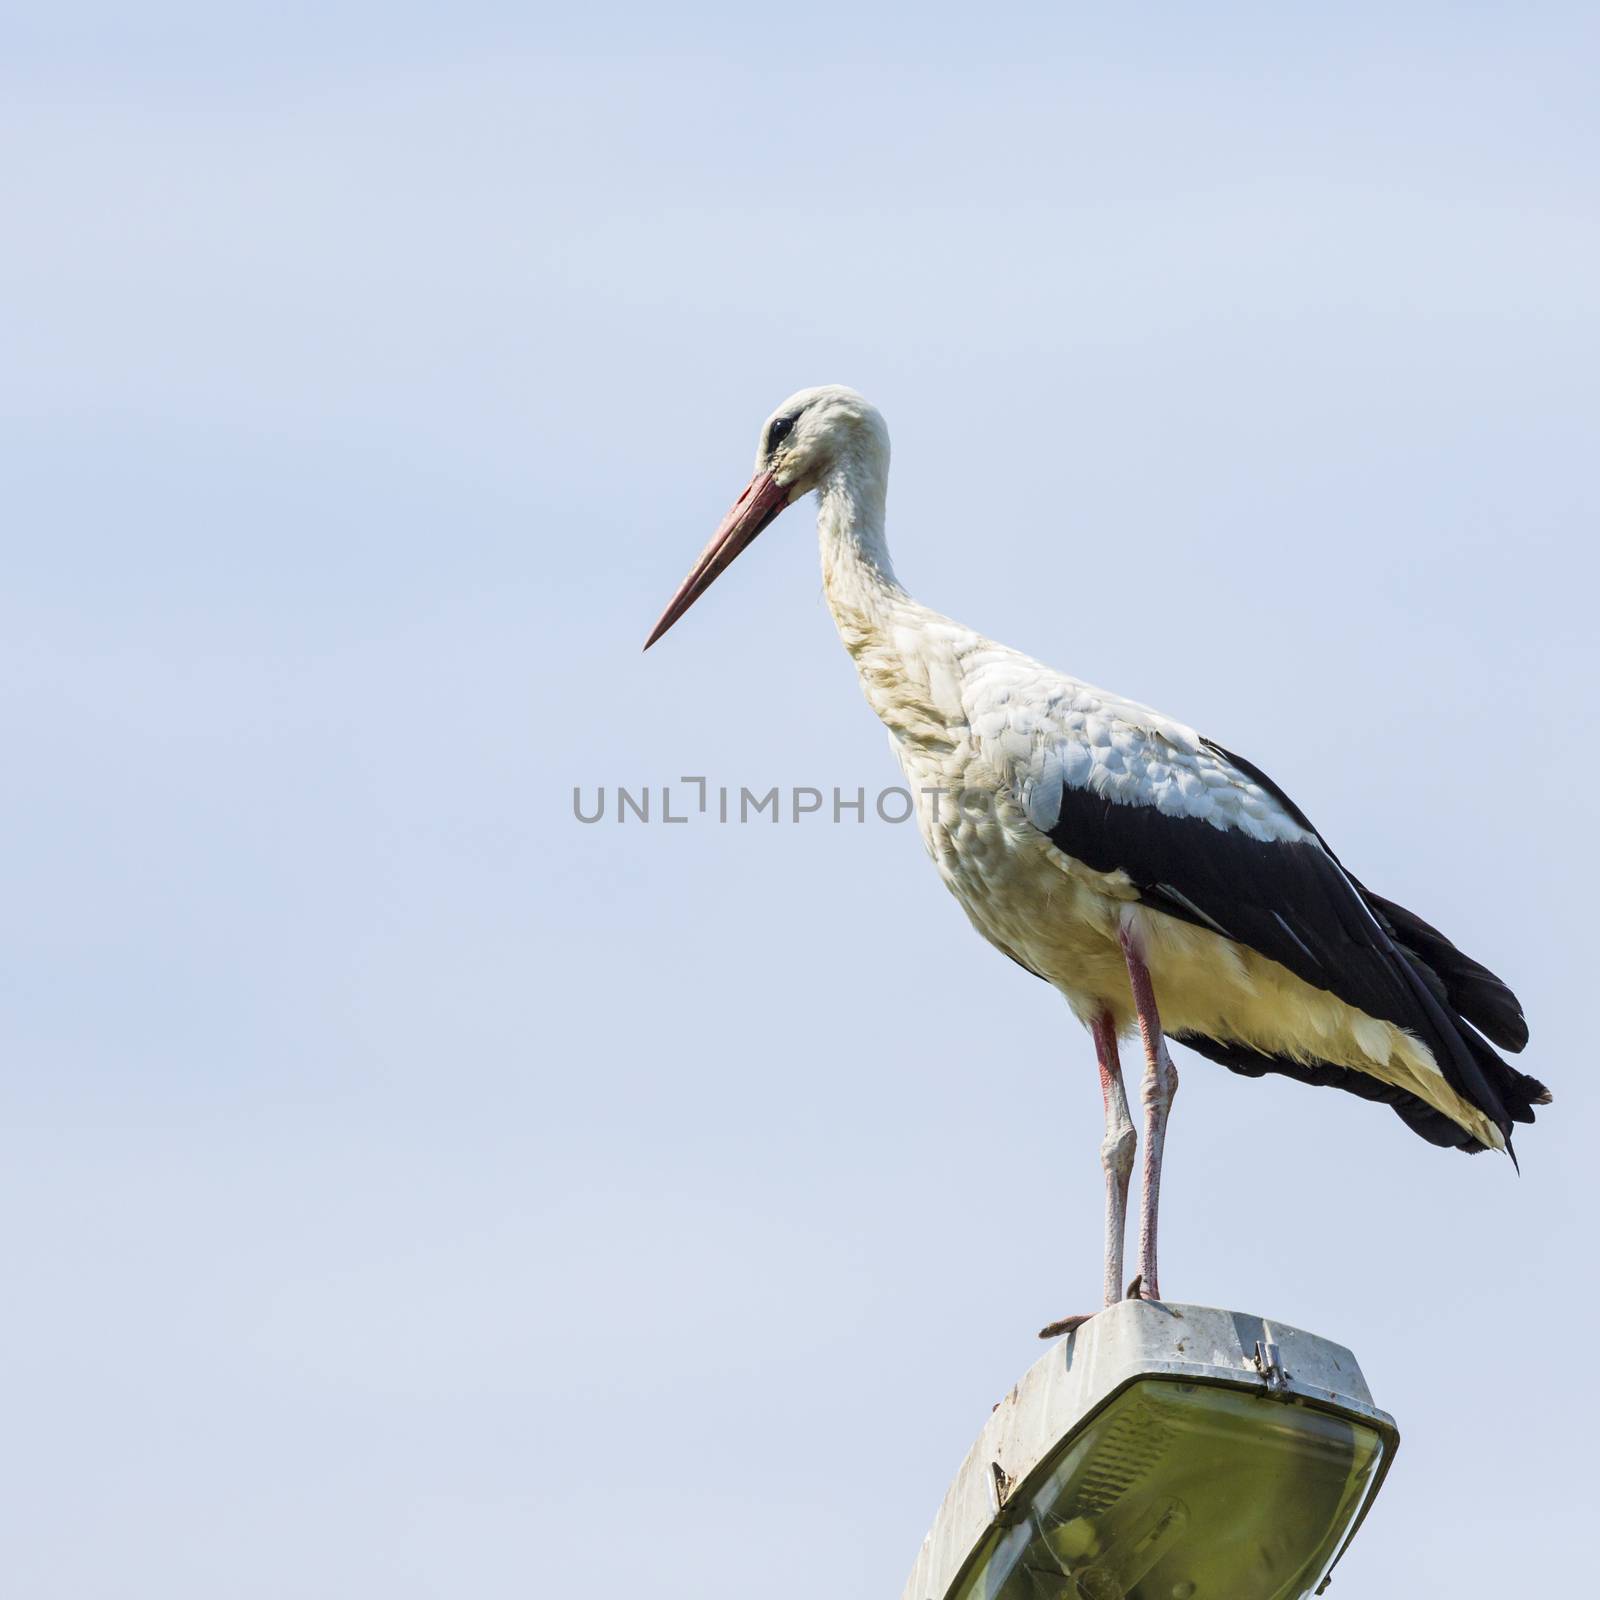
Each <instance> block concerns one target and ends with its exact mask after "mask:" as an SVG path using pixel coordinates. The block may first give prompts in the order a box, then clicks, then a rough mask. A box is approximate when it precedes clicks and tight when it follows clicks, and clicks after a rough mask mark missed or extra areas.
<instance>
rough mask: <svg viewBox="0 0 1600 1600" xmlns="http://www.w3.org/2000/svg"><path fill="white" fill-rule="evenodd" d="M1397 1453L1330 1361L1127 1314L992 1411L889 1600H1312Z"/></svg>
mask: <svg viewBox="0 0 1600 1600" xmlns="http://www.w3.org/2000/svg"><path fill="white" fill-rule="evenodd" d="M1399 1442H1400V1435H1399V1432H1398V1430H1397V1429H1396V1427H1395V1424H1394V1419H1393V1418H1392V1417H1390V1416H1388V1415H1387V1413H1385V1412H1382V1411H1379V1410H1378V1409H1377V1407H1376V1406H1374V1405H1373V1403H1372V1396H1371V1394H1370V1393H1369V1391H1368V1389H1367V1385H1366V1382H1365V1380H1364V1379H1363V1378H1362V1376H1361V1369H1360V1368H1359V1367H1358V1366H1357V1365H1356V1360H1355V1357H1354V1356H1353V1355H1351V1353H1350V1352H1349V1351H1348V1350H1347V1349H1345V1348H1344V1346H1342V1345H1338V1344H1334V1343H1333V1342H1332V1341H1330V1340H1327V1339H1319V1338H1318V1337H1317V1336H1316V1335H1315V1334H1310V1333H1305V1332H1303V1331H1302V1330H1300V1329H1299V1328H1292V1327H1289V1326H1287V1325H1286V1324H1284V1323H1279V1322H1271V1321H1268V1320H1265V1319H1263V1318H1261V1317H1255V1316H1249V1315H1246V1314H1244V1313H1242V1312H1235V1311H1220V1310H1216V1309H1214V1308H1212V1307H1209V1306H1189V1305H1169V1304H1165V1303H1161V1302H1155V1301H1143V1300H1128V1301H1124V1302H1123V1303H1122V1304H1120V1305H1116V1306H1112V1307H1110V1308H1108V1309H1107V1310H1105V1311H1103V1312H1101V1313H1100V1314H1099V1315H1098V1316H1096V1317H1094V1318H1092V1319H1091V1320H1090V1321H1089V1322H1087V1323H1085V1324H1084V1325H1083V1326H1082V1327H1080V1328H1079V1329H1077V1330H1076V1331H1075V1332H1074V1333H1072V1334H1070V1335H1069V1336H1068V1337H1067V1338H1065V1339H1063V1340H1062V1341H1061V1342H1060V1343H1059V1344H1057V1345H1055V1346H1054V1347H1053V1348H1052V1349H1051V1350H1050V1351H1049V1353H1048V1354H1046V1355H1045V1356H1044V1357H1043V1358H1042V1359H1041V1360H1040V1361H1038V1362H1037V1363H1035V1365H1034V1366H1033V1367H1032V1368H1031V1369H1030V1370H1029V1372H1028V1373H1027V1375H1026V1376H1025V1377H1024V1378H1023V1380H1022V1381H1021V1383H1019V1384H1018V1385H1017V1387H1016V1388H1015V1389H1013V1390H1012V1391H1011V1393H1010V1394H1009V1395H1007V1396H1006V1398H1005V1399H1004V1400H1002V1401H1001V1402H1000V1404H999V1405H998V1406H996V1407H995V1409H994V1414H993V1415H992V1416H991V1417H990V1419H989V1422H988V1424H987V1425H986V1426H985V1428H984V1430H983V1432H982V1433H981V1434H980V1435H979V1437H978V1442H977V1443H976V1444H975V1445H974V1446H973V1448H972V1451H971V1453H970V1454H969V1455H968V1457H967V1459H966V1461H965V1462H964V1463H963V1465H962V1468H961V1471H960V1472H959V1473H958V1474H957V1476H956V1480H955V1482H954V1483H953V1484H952V1485H951V1486H950V1492H949V1493H948V1494H947V1495H946V1496H945V1501H944V1505H943V1506H942V1507H941V1508H940V1511H939V1515H938V1518H937V1519H936V1520H935V1522H934V1525H933V1528H932V1530H931V1532H930V1533H929V1534H928V1537H927V1538H926V1539H925V1540H924V1541H923V1546H922V1553H921V1555H920V1556H918V1558H917V1564H916V1566H915V1568H914V1569H913V1570H912V1574H911V1579H910V1582H909V1583H908V1584H907V1585H906V1589H905V1594H904V1600H1297V1597H1299V1596H1302V1595H1308V1594H1311V1593H1312V1592H1313V1591H1316V1592H1318V1593H1320V1592H1321V1588H1322V1587H1326V1584H1327V1581H1328V1580H1327V1576H1326V1574H1327V1573H1328V1572H1329V1570H1330V1569H1331V1567H1332V1565H1333V1563H1334V1562H1335V1561H1336V1560H1337V1559H1338V1556H1339V1555H1340V1554H1342V1553H1343V1548H1344V1546H1345V1545H1346V1544H1348V1542H1349V1540H1350V1538H1351V1536H1353V1534H1354V1532H1355V1529H1356V1527H1357V1526H1358V1525H1359V1524H1360V1522H1361V1519H1362V1517H1364V1516H1365V1515H1366V1512H1367V1508H1368V1507H1369V1506H1370V1505H1371V1504H1372V1501H1373V1498H1374V1497H1375V1496H1376V1494H1377V1492H1378V1489H1379V1487H1380V1485H1381V1484H1382V1482H1383V1478H1384V1475H1385V1474H1386V1473H1387V1471H1388V1469H1389V1464H1390V1462H1391V1461H1392V1460H1393V1459H1394V1452H1395V1449H1396V1447H1397V1446H1398V1445H1399ZM1319 1585H1320V1587H1319Z"/></svg>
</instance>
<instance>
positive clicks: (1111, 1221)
mask: <svg viewBox="0 0 1600 1600" xmlns="http://www.w3.org/2000/svg"><path fill="white" fill-rule="evenodd" d="M1089 1031H1090V1033H1091V1034H1093V1035H1094V1054H1095V1060H1096V1061H1097V1062H1098V1063H1099V1067H1100V1097H1101V1099H1102V1100H1103V1101H1104V1102H1105V1108H1106V1136H1105V1138H1104V1139H1102V1140H1101V1142H1100V1165H1101V1166H1102V1167H1104V1168H1105V1173H1106V1250H1105V1303H1106V1304H1107V1305H1108V1306H1111V1305H1115V1304H1116V1303H1117V1301H1119V1300H1120V1299H1121V1298H1122V1242H1123V1236H1124V1234H1125V1233H1126V1232H1127V1226H1128V1179H1129V1178H1130V1177H1131V1176H1132V1174H1133V1152H1134V1148H1135V1146H1136V1145H1137V1144H1138V1142H1139V1136H1138V1135H1137V1134H1136V1133H1135V1132H1134V1131H1133V1118H1132V1117H1131V1116H1129V1115H1128V1092H1127V1090H1126V1089H1124V1088H1123V1086H1122V1062H1121V1061H1120V1060H1119V1058H1118V1056H1117V1027H1116V1024H1115V1023H1114V1022H1113V1021H1112V1020H1111V1014H1110V1012H1107V1011H1102V1012H1101V1013H1100V1015H1099V1016H1098V1017H1096V1018H1095V1019H1094V1022H1093V1024H1092V1025H1091V1026H1090V1029H1089Z"/></svg>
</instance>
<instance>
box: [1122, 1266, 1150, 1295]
mask: <svg viewBox="0 0 1600 1600" xmlns="http://www.w3.org/2000/svg"><path fill="white" fill-rule="evenodd" d="M1143 1288H1144V1274H1143V1273H1142V1272H1136V1273H1134V1275H1133V1282H1132V1283H1130V1284H1129V1285H1128V1287H1127V1290H1126V1292H1125V1293H1124V1294H1123V1296H1122V1298H1123V1299H1124V1300H1143V1299H1145V1298H1146V1296H1145V1295H1144V1294H1143V1293H1142V1292H1141V1291H1142V1290H1143Z"/></svg>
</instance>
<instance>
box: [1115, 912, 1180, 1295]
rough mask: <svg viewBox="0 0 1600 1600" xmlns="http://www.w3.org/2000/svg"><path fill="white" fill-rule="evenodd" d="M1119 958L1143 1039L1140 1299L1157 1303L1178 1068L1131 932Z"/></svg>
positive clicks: (1124, 938) (1126, 932)
mask: <svg viewBox="0 0 1600 1600" xmlns="http://www.w3.org/2000/svg"><path fill="white" fill-rule="evenodd" d="M1122 954H1123V958H1124V959H1125V960H1126V961H1127V963H1128V981H1129V983H1130V984H1132V986H1133V1005H1134V1009H1135V1010H1136V1011H1137V1012H1138V1013H1139V1035H1140V1037H1141V1038H1142V1039H1143V1040H1144V1063H1145V1072H1144V1082H1143V1084H1142V1085H1141V1087H1140V1091H1139V1098H1140V1099H1141V1100H1142V1101H1143V1102H1144V1168H1143V1171H1142V1172H1141V1174H1140V1182H1141V1185H1142V1191H1143V1192H1142V1193H1141V1194H1140V1196H1139V1275H1140V1277H1141V1278H1142V1279H1143V1280H1144V1283H1143V1288H1142V1290H1141V1293H1142V1294H1143V1296H1144V1298H1145V1299H1146V1300H1159V1299H1160V1298H1161V1286H1160V1281H1159V1280H1158V1278H1157V1277H1156V1217H1157V1213H1158V1211H1159V1209H1160V1204H1161V1152H1162V1148H1163V1146H1164V1145H1165V1143H1166V1138H1167V1113H1168V1112H1169V1111H1170V1110H1171V1109H1172V1097H1173V1095H1175V1094H1176V1093H1177V1092H1178V1069H1177V1068H1176V1067H1175V1066H1173V1064H1172V1057H1171V1056H1169V1055H1168V1054H1167V1041H1166V1036H1165V1035H1164V1034H1163V1033H1162V1031H1161V1013H1160V1011H1159V1010H1157V1009H1156V991H1155V985H1154V984H1152V983H1151V981H1150V969H1149V967H1147V966H1146V965H1145V961H1144V955H1143V953H1142V952H1141V951H1140V949H1139V943H1138V940H1137V938H1136V936H1135V935H1134V934H1133V932H1132V931H1131V930H1130V929H1128V928H1124V929H1123V930H1122Z"/></svg>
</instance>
